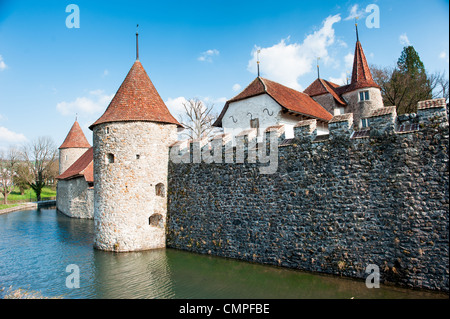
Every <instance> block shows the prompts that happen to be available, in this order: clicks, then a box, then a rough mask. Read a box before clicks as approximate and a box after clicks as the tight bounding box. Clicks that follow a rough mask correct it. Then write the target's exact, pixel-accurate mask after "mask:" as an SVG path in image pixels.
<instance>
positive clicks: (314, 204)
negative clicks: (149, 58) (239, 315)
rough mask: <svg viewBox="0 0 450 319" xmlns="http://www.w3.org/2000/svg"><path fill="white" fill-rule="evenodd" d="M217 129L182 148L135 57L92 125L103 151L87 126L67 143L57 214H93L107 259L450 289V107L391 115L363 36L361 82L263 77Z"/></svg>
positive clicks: (439, 104) (431, 104)
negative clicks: (174, 255) (149, 254)
mask: <svg viewBox="0 0 450 319" xmlns="http://www.w3.org/2000/svg"><path fill="white" fill-rule="evenodd" d="M214 125H215V126H218V127H223V129H224V134H223V135H220V136H216V137H214V138H213V139H212V140H211V141H209V140H197V141H182V142H180V141H176V138H177V130H178V129H179V128H181V125H180V124H179V123H178V121H177V120H176V119H175V118H174V117H173V116H172V115H171V114H170V112H169V110H168V109H167V107H166V106H165V105H164V102H163V100H162V99H161V97H160V96H159V94H158V92H157V90H156V89H155V87H154V86H153V84H152V82H151V80H150V78H149V77H148V75H147V73H146V72H145V70H144V68H143V67H142V64H141V63H140V61H139V59H138V57H137V59H136V61H135V62H134V64H133V66H132V67H131V69H130V71H129V72H128V74H127V76H126V78H125V80H124V81H123V83H122V85H121V86H120V88H119V89H118V91H117V93H116V95H115V96H114V98H113V99H112V101H111V103H110V104H109V106H108V107H107V109H106V111H105V112H104V114H103V115H102V116H101V117H100V118H99V119H98V120H97V121H96V122H95V123H93V124H92V125H91V126H90V129H91V130H92V131H93V146H92V147H91V145H89V143H88V142H87V140H86V138H85V137H84V135H83V133H82V131H81V128H80V127H79V125H78V123H77V122H76V121H75V123H74V125H73V126H72V128H71V130H70V131H69V133H68V135H67V137H66V139H65V141H64V143H63V144H62V145H61V147H60V176H59V177H58V185H57V208H58V210H59V211H61V212H63V213H64V214H66V215H68V216H70V217H77V218H93V219H94V224H95V240H94V246H95V247H96V248H97V249H101V250H106V251H115V252H127V251H138V250H147V249H153V248H162V247H166V246H167V247H174V248H179V249H187V250H190V251H195V252H200V253H207V254H214V255H219V256H225V257H232V258H238V259H243V260H249V261H253V262H260V263H267V264H274V265H280V266H286V267H291V268H298V269H304V270H311V271H318V272H325V273H332V274H341V275H346V276H350V277H357V278H364V277H365V273H364V269H365V266H366V265H367V264H376V265H378V266H379V267H380V268H381V269H382V277H383V278H387V280H391V281H394V282H397V283H400V284H402V285H407V286H412V287H425V288H429V289H438V290H444V291H448V287H449V284H448V249H449V247H448V213H449V210H448V203H449V202H448V117H447V113H446V105H445V100H443V99H439V100H431V101H423V102H420V103H419V105H418V111H417V114H411V115H406V116H401V117H400V116H397V114H396V111H395V107H384V106H383V103H382V99H381V92H380V89H379V87H378V85H377V84H376V83H374V81H373V79H372V76H371V74H370V69H369V67H368V65H367V61H366V59H365V56H364V52H363V49H362V46H361V43H360V42H359V39H358V41H357V42H356V47H355V56H354V64H353V72H352V80H351V83H350V84H348V85H344V86H338V85H336V84H334V83H332V82H329V81H326V80H323V79H320V78H317V79H316V80H315V81H314V82H313V83H312V84H311V85H310V86H309V87H308V88H307V89H306V90H305V91H304V92H298V91H295V90H293V89H291V88H287V87H285V86H283V85H281V84H279V83H276V82H273V81H271V80H268V79H265V78H261V77H259V76H258V77H257V78H256V79H255V80H254V81H253V82H252V83H250V84H249V85H248V86H247V87H246V88H245V89H244V90H243V91H242V92H241V93H239V94H238V95H237V96H236V97H234V98H232V99H230V100H229V101H227V102H226V104H225V106H224V108H223V110H222V112H221V114H220V116H219V118H218V119H217V121H216V122H215V123H214ZM269 145H270V147H269ZM266 146H267V148H266ZM255 149H258V152H259V153H258V156H257V157H258V159H261V158H262V157H263V155H266V154H264V153H265V151H266V150H270V151H276V153H275V154H276V161H277V165H278V166H277V167H276V168H277V169H276V171H275V172H271V173H270V174H260V173H259V171H258V168H260V167H261V163H263V162H262V161H260V162H259V163H258V162H256V161H255V160H254V159H255V156H256V155H255V154H256V153H254V152H253V151H254V150H255ZM219 151H220V152H219ZM169 154H170V155H172V154H175V155H176V156H180V158H184V159H186V160H184V161H183V160H182V161H173V160H171V159H172V156H170V158H169ZM206 155H208V156H210V157H209V159H211V155H212V156H213V157H214V159H213V160H208V161H207V160H205V159H206V158H207V157H208V156H206ZM202 159H203V161H202ZM227 159H228V160H227ZM252 159H253V160H252ZM430 242H432V244H430ZM428 269H432V271H429V270H428Z"/></svg>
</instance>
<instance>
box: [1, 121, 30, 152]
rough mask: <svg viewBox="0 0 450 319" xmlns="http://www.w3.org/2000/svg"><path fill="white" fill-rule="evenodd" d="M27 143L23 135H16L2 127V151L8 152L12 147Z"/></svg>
mask: <svg viewBox="0 0 450 319" xmlns="http://www.w3.org/2000/svg"><path fill="white" fill-rule="evenodd" d="M26 141H27V138H26V137H25V135H23V134H22V133H16V132H13V131H10V130H9V129H7V128H6V127H3V126H0V150H6V149H7V148H8V147H9V146H10V145H16V144H21V143H24V142H26Z"/></svg>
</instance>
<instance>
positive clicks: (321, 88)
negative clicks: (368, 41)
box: [303, 41, 380, 106]
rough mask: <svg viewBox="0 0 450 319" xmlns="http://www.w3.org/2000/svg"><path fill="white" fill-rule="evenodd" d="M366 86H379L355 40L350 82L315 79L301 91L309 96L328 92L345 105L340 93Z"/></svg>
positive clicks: (359, 43)
mask: <svg viewBox="0 0 450 319" xmlns="http://www.w3.org/2000/svg"><path fill="white" fill-rule="evenodd" d="M368 87H375V88H380V86H379V85H378V84H376V83H375V81H374V80H373V78H372V73H370V68H369V65H368V64H367V60H366V56H365V55H364V50H363V48H362V46H361V42H359V41H357V42H356V46H355V55H354V58H353V70H352V80H351V82H350V84H347V85H342V86H338V85H337V84H335V83H332V82H329V81H326V80H323V79H316V80H315V81H314V82H313V83H311V84H310V85H309V86H308V87H307V88H306V90H304V91H303V92H304V93H306V94H308V95H309V96H317V95H321V94H325V93H330V94H331V95H332V96H333V97H334V99H335V100H336V101H337V102H338V103H339V104H341V105H344V106H345V105H347V103H346V102H345V100H344V98H342V94H344V93H347V92H351V91H355V90H358V89H363V88H368Z"/></svg>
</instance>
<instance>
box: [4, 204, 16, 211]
mask: <svg viewBox="0 0 450 319" xmlns="http://www.w3.org/2000/svg"><path fill="white" fill-rule="evenodd" d="M18 205H19V204H8V205H5V204H0V210H2V209H5V208H10V207H14V206H18Z"/></svg>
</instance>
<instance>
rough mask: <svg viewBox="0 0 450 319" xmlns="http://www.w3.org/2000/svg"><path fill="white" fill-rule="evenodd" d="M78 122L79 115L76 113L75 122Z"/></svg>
mask: <svg viewBox="0 0 450 319" xmlns="http://www.w3.org/2000/svg"><path fill="white" fill-rule="evenodd" d="M77 120H78V113H75V122H76V121H77Z"/></svg>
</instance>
